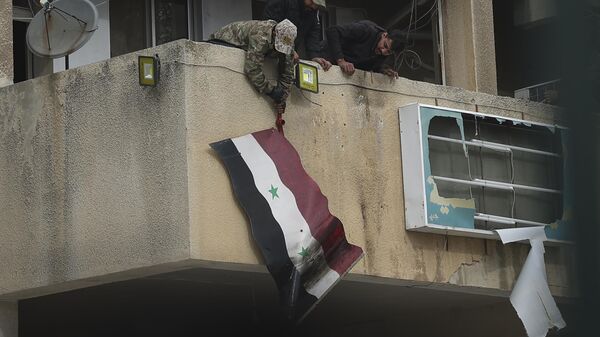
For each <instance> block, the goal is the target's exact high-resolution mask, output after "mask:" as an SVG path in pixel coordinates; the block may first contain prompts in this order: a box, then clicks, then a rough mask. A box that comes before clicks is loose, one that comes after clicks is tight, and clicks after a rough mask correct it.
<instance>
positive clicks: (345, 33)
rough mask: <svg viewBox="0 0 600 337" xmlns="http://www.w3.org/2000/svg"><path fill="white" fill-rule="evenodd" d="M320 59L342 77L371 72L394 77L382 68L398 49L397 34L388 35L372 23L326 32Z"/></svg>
mask: <svg viewBox="0 0 600 337" xmlns="http://www.w3.org/2000/svg"><path fill="white" fill-rule="evenodd" d="M326 33H327V41H326V42H324V43H323V50H322V54H323V56H324V57H325V58H326V59H328V60H329V61H330V62H331V63H333V64H337V65H338V66H340V68H341V69H342V71H343V72H344V73H345V74H348V75H352V74H354V70H355V69H362V70H367V71H375V72H379V73H383V74H386V75H388V76H391V77H398V73H397V72H396V71H394V70H393V69H392V68H390V67H389V66H387V65H386V64H385V60H386V58H387V57H388V56H389V55H391V54H392V53H393V52H394V51H399V50H400V48H401V47H402V35H401V33H400V32H399V31H392V32H391V33H389V34H388V32H387V31H386V30H385V29H383V28H381V27H380V26H378V25H377V24H375V23H374V22H372V21H368V20H363V21H358V22H354V23H350V24H346V25H341V26H332V27H329V28H328V29H327V32H326Z"/></svg>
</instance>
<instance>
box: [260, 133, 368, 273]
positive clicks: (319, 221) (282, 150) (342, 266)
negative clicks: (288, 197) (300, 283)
mask: <svg viewBox="0 0 600 337" xmlns="http://www.w3.org/2000/svg"><path fill="white" fill-rule="evenodd" d="M252 135H253V136H254V138H255V139H256V140H257V142H258V143H259V144H260V146H261V147H262V148H263V150H264V151H265V152H266V153H267V154H268V155H269V157H271V159H272V160H273V162H274V163H275V166H276V167H277V172H278V173H279V177H280V179H281V181H282V182H283V183H284V184H285V185H286V186H287V188H288V189H290V191H292V193H293V194H294V197H295V198H296V204H297V206H298V209H299V210H300V213H301V214H302V216H303V217H304V219H305V220H306V222H307V223H308V226H309V228H310V231H311V234H312V236H313V237H314V238H315V239H316V240H317V241H318V242H319V243H320V244H321V247H322V248H323V252H324V254H325V260H326V261H327V264H328V265H329V267H330V268H331V269H333V270H335V271H336V272H337V273H338V274H340V275H344V274H345V273H346V272H347V271H348V270H349V269H350V268H351V267H352V266H353V265H354V263H355V262H356V260H357V259H359V258H360V256H361V255H362V249H361V248H360V247H357V246H354V245H351V244H349V243H348V241H347V240H346V233H345V232H344V227H343V225H342V223H341V222H340V220H339V219H337V218H336V217H334V216H333V215H331V213H330V212H329V208H328V201H327V198H326V197H325V196H324V195H323V193H321V189H320V188H319V186H318V185H317V183H316V182H315V181H314V180H313V179H312V178H311V177H310V176H309V175H308V174H307V173H306V171H305V170H304V167H302V163H301V160H300V156H299V155H298V152H297V151H296V149H294V147H293V146H292V145H291V144H290V143H289V142H288V141H287V139H285V138H284V137H282V136H281V134H279V133H278V132H277V131H275V130H274V129H269V130H264V131H259V132H255V133H253V134H252Z"/></svg>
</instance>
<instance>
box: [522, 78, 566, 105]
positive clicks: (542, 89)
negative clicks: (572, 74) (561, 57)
mask: <svg viewBox="0 0 600 337" xmlns="http://www.w3.org/2000/svg"><path fill="white" fill-rule="evenodd" d="M559 84H560V80H554V81H549V82H544V83H540V84H536V85H532V86H529V87H525V88H521V89H518V90H515V98H521V99H526V100H530V101H535V102H545V103H556V101H557V100H558V95H559V92H560V87H559Z"/></svg>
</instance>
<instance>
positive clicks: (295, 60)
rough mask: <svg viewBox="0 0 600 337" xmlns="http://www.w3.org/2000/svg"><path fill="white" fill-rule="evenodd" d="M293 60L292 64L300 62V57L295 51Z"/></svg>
mask: <svg viewBox="0 0 600 337" xmlns="http://www.w3.org/2000/svg"><path fill="white" fill-rule="evenodd" d="M293 60H294V64H296V63H298V61H300V55H298V53H296V51H295V50H294V56H293Z"/></svg>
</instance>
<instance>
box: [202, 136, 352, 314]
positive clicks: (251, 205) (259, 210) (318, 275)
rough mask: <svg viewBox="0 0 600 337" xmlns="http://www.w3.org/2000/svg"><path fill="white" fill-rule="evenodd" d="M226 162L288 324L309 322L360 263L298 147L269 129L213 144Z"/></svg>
mask: <svg viewBox="0 0 600 337" xmlns="http://www.w3.org/2000/svg"><path fill="white" fill-rule="evenodd" d="M210 146H211V147H212V148H213V149H214V150H215V151H216V152H217V153H218V154H219V157H220V158H221V159H222V160H223V162H224V163H225V166H226V168H227V170H228V171H229V176H230V178H231V183H232V185H233V189H234V191H235V194H236V196H237V199H238V201H239V202H240V204H241V205H242V207H243V208H244V210H245V212H246V214H247V215H248V218H249V219H250V223H251V226H252V235H253V236H254V239H255V240H256V242H257V243H258V245H259V247H260V249H261V252H262V255H263V257H264V259H265V262H266V264H267V268H268V269H269V271H270V272H271V275H272V276H273V278H274V279H275V282H276V283H277V287H278V288H279V294H280V298H281V300H282V302H283V303H282V304H283V305H284V306H285V307H286V309H287V310H288V312H287V314H288V318H290V319H294V320H296V321H298V322H299V321H301V320H302V319H303V318H304V317H305V316H306V315H307V314H308V313H309V312H310V310H311V309H312V308H313V307H314V306H315V305H316V304H317V303H318V302H319V300H321V299H322V298H323V297H324V296H325V294H327V292H328V291H329V290H331V288H332V287H333V286H334V285H335V284H336V283H337V282H338V281H339V280H340V279H341V278H342V277H343V276H344V275H345V274H346V273H347V272H348V271H349V270H350V269H352V267H353V266H354V264H356V262H358V260H359V259H360V258H361V257H362V254H363V252H362V249H361V248H360V247H357V246H354V245H351V244H349V243H348V241H347V240H346V235H345V233H344V227H343V225H342V223H341V222H340V220H339V219H338V218H336V217H335V216H333V215H331V213H330V212H329V209H328V206H327V198H325V196H324V195H323V194H322V193H321V190H320V189H319V186H317V184H316V183H315V181H314V180H312V178H311V177H310V176H308V174H307V173H306V171H304V168H303V167H302V163H301V162H300V157H299V156H298V153H297V152H296V150H295V149H294V147H293V146H292V145H291V144H290V143H289V142H288V141H287V140H286V139H285V138H284V137H283V136H282V135H281V134H280V133H279V132H277V131H276V130H274V129H269V130H264V131H259V132H255V133H252V134H249V135H245V136H242V137H238V138H233V139H226V140H223V141H220V142H216V143H213V144H210Z"/></svg>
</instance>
